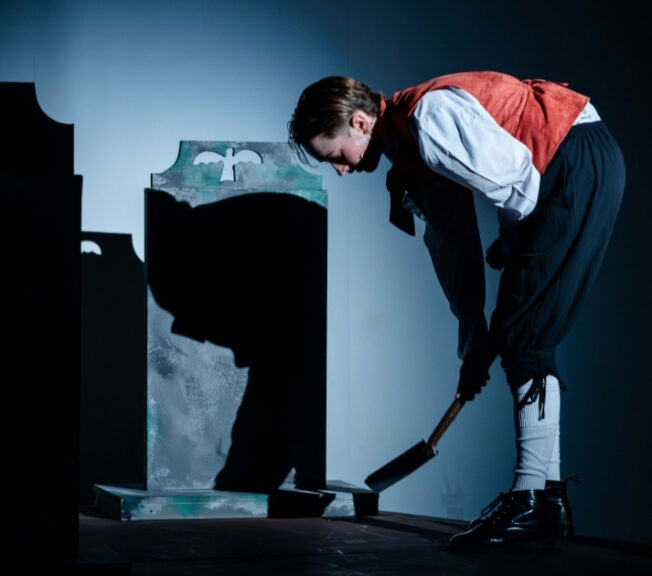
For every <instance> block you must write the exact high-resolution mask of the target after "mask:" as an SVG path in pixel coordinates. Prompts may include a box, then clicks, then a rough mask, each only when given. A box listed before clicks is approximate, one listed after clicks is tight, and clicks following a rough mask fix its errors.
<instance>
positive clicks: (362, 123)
mask: <svg viewBox="0 0 652 576" xmlns="http://www.w3.org/2000/svg"><path fill="white" fill-rule="evenodd" d="M372 127H373V123H372V121H371V117H370V116H369V115H368V114H366V113H365V112H363V111H362V110H356V111H355V112H354V113H353V114H352V115H351V118H349V128H351V129H353V130H357V131H358V132H360V133H361V134H369V133H370V132H371V128H372Z"/></svg>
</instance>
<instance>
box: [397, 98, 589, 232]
mask: <svg viewBox="0 0 652 576" xmlns="http://www.w3.org/2000/svg"><path fill="white" fill-rule="evenodd" d="M599 119H600V117H599V116H598V114H597V112H596V111H595V108H594V107H593V105H592V104H591V103H590V102H589V103H587V105H586V108H585V109H584V111H583V112H582V113H581V114H580V115H579V116H578V118H577V120H576V122H575V123H581V122H594V121H597V120H599ZM409 126H410V131H411V133H412V135H413V136H414V138H415V139H416V141H417V143H418V145H419V152H420V154H421V157H422V158H423V160H424V161H425V163H426V164H427V165H428V167H429V168H430V169H431V170H433V171H434V172H437V173H438V174H441V175H442V176H445V177H446V178H449V179H450V180H453V181H454V182H457V183H458V184H461V185H462V186H465V187H467V188H470V189H471V190H474V191H476V192H479V193H480V194H482V195H483V196H484V197H485V198H487V199H488V200H489V201H490V202H492V203H493V204H494V205H495V206H496V207H497V208H499V211H498V218H499V221H500V223H501V225H510V224H514V223H516V222H518V221H520V220H523V219H524V218H525V217H527V216H528V214H530V213H531V212H532V210H534V207H535V206H536V203H537V198H538V196H539V184H540V181H541V174H539V172H538V170H537V169H536V168H535V167H534V164H532V153H531V152H530V150H529V149H528V148H527V146H525V144H523V143H522V142H521V141H519V140H517V139H516V138H514V137H513V136H512V135H511V134H509V133H508V132H507V131H506V130H505V129H504V128H502V127H501V126H500V125H499V124H498V123H497V122H496V121H495V120H494V119H493V117H492V116H491V115H490V114H489V113H488V112H487V111H486V110H485V109H484V108H483V107H482V106H481V105H480V103H479V102H478V101H477V100H476V99H475V98H474V97H473V96H471V94H469V93H468V92H465V91H464V90H461V89H459V88H444V89H440V90H432V91H431V92H428V93H426V94H425V95H424V96H423V97H422V98H421V100H420V101H419V103H418V105H417V107H416V109H415V111H414V114H413V115H412V116H411V117H410V124H409Z"/></svg>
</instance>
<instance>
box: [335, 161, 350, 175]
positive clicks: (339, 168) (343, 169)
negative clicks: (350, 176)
mask: <svg viewBox="0 0 652 576" xmlns="http://www.w3.org/2000/svg"><path fill="white" fill-rule="evenodd" d="M331 166H332V167H333V168H335V172H337V173H338V174H339V175H340V176H343V175H344V174H346V173H347V172H349V171H350V168H349V167H348V166H347V165H346V164H335V163H334V162H331Z"/></svg>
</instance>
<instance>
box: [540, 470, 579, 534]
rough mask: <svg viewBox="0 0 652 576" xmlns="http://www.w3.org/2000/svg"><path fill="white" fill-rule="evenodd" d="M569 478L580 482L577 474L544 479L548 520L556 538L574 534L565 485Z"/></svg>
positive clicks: (571, 513)
mask: <svg viewBox="0 0 652 576" xmlns="http://www.w3.org/2000/svg"><path fill="white" fill-rule="evenodd" d="M569 480H573V481H574V482H580V481H581V480H580V477H579V476H569V477H567V478H564V479H563V480H546V489H545V493H546V500H547V502H548V511H549V512H550V522H551V525H552V532H553V535H554V536H556V537H557V538H570V537H572V536H575V525H574V524H573V512H572V511H571V507H570V504H569V502H568V493H567V490H566V485H567V484H568V481H569Z"/></svg>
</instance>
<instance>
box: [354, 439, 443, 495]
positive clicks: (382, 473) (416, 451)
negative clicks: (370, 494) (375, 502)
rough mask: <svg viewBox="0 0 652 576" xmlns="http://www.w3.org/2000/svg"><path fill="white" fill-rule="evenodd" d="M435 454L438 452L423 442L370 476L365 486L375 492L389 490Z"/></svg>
mask: <svg viewBox="0 0 652 576" xmlns="http://www.w3.org/2000/svg"><path fill="white" fill-rule="evenodd" d="M435 454H436V452H433V450H432V449H431V448H429V446H428V444H426V442H425V441H424V440H421V441H420V442H418V443H417V444H415V445H414V446H412V448H410V449H409V450H406V451H405V452H403V454H401V455H400V456H397V457H396V458H394V460H392V461H391V462H388V463H387V464H385V465H384V466H382V467H381V468H378V470H376V471H375V472H372V473H371V474H369V476H367V479H366V480H365V484H366V485H367V486H369V488H371V489H372V490H373V491H374V492H382V491H383V490H385V488H389V487H390V486H391V485H392V484H396V482H398V481H399V480H402V479H403V478H405V477H406V476H409V475H410V474H412V472H414V471H415V470H416V469H417V468H419V467H420V466H422V465H423V464H425V463H426V462H427V461H428V460H430V459H431V458H432V457H433V456H435Z"/></svg>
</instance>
